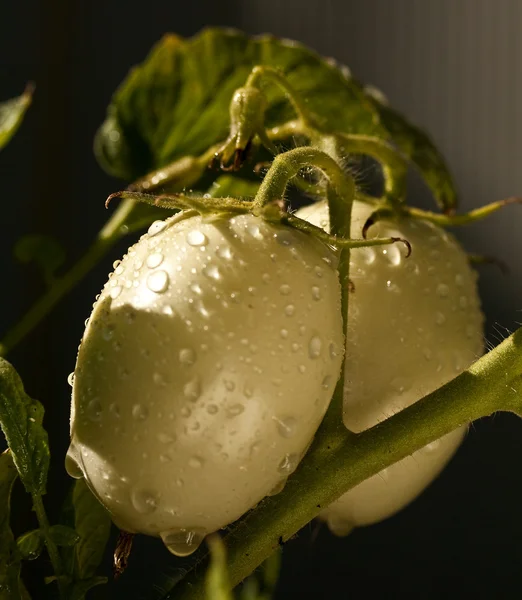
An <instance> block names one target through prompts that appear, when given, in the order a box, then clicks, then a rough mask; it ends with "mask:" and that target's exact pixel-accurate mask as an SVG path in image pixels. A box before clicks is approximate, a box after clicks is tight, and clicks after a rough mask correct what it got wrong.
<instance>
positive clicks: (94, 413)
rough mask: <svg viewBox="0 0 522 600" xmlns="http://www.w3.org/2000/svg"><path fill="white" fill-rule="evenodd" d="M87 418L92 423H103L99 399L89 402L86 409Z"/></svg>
mask: <svg viewBox="0 0 522 600" xmlns="http://www.w3.org/2000/svg"><path fill="white" fill-rule="evenodd" d="M86 413H87V418H89V419H90V420H91V421H101V417H102V406H101V404H100V401H99V400H98V398H93V399H92V400H90V401H89V403H88V404H87V408H86Z"/></svg>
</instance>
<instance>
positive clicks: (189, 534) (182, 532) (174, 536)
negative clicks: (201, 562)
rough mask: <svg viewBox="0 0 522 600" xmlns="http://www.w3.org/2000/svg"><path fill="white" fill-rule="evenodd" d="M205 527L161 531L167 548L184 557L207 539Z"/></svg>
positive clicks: (172, 552) (175, 554)
mask: <svg viewBox="0 0 522 600" xmlns="http://www.w3.org/2000/svg"><path fill="white" fill-rule="evenodd" d="M206 534H207V532H206V531H205V530H204V529H199V528H192V529H171V530H170V531H165V532H162V533H160V536H161V539H162V540H163V543H164V544H165V546H166V548H167V550H168V551H169V552H170V553H171V554H174V556H179V557H184V556H190V555H191V554H193V553H194V552H195V551H196V550H197V549H198V548H199V546H201V543H202V542H203V540H204V539H205V536H206Z"/></svg>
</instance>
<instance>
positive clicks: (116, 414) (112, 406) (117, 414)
mask: <svg viewBox="0 0 522 600" xmlns="http://www.w3.org/2000/svg"><path fill="white" fill-rule="evenodd" d="M109 411H110V413H111V414H112V415H113V416H114V417H116V418H117V419H119V418H120V407H119V406H118V405H117V404H116V402H112V403H111V404H110V405H109Z"/></svg>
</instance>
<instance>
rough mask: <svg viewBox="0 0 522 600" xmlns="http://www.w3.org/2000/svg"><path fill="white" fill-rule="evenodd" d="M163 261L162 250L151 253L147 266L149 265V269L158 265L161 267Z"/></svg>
mask: <svg viewBox="0 0 522 600" xmlns="http://www.w3.org/2000/svg"><path fill="white" fill-rule="evenodd" d="M162 262H163V254H161V253H160V252H154V253H153V254H149V256H147V267H149V269H155V268H156V267H159V266H160V265H161V263H162Z"/></svg>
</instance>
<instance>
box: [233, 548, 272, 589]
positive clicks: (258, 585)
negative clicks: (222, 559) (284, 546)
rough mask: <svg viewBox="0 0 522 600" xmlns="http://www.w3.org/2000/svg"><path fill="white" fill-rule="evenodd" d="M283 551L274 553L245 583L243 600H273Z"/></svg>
mask: <svg viewBox="0 0 522 600" xmlns="http://www.w3.org/2000/svg"><path fill="white" fill-rule="evenodd" d="M281 557H282V552H281V549H280V548H279V549H277V550H276V551H275V552H273V553H272V554H271V555H270V556H269V557H268V558H267V559H266V560H265V562H264V563H263V564H262V565H261V566H260V567H259V569H257V571H255V572H254V573H253V574H252V575H251V576H250V577H248V579H247V580H246V581H245V582H244V584H243V587H242V589H241V594H240V599H241V600H271V598H272V596H273V594H274V593H275V589H276V585H277V582H278V579H279V572H280V570H281Z"/></svg>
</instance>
